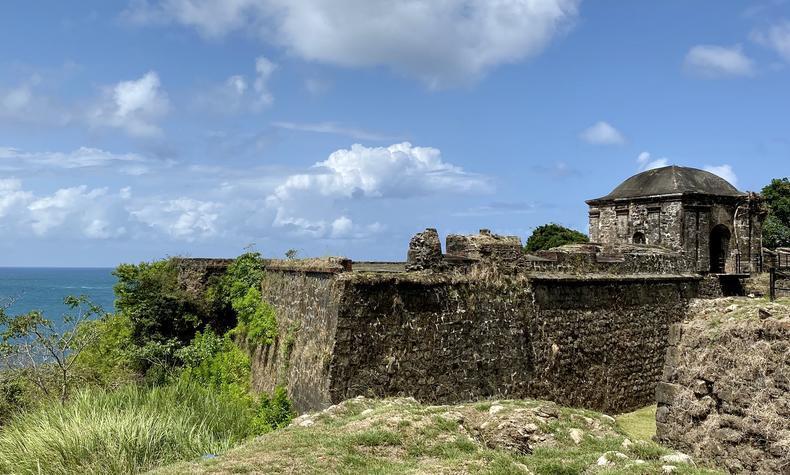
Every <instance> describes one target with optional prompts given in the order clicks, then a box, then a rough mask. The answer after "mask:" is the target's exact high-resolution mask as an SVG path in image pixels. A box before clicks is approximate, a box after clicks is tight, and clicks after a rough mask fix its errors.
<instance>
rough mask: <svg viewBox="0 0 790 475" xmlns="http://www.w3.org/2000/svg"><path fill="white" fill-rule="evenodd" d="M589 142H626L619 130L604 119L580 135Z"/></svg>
mask: <svg viewBox="0 0 790 475" xmlns="http://www.w3.org/2000/svg"><path fill="white" fill-rule="evenodd" d="M579 137H580V138H581V139H582V140H584V141H585V142H587V143H591V144H595V145H617V144H622V143H625V137H623V134H622V133H620V131H619V130H617V129H615V128H614V127H612V125H611V124H609V123H608V122H604V121H599V122H596V123H595V124H593V125H591V126H590V127H588V128H587V129H585V130H584V131H582V133H581V134H580V135H579Z"/></svg>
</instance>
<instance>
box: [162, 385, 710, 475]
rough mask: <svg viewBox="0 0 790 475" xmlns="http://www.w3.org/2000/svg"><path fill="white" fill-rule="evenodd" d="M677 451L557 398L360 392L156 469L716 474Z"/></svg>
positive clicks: (193, 471)
mask: <svg viewBox="0 0 790 475" xmlns="http://www.w3.org/2000/svg"><path fill="white" fill-rule="evenodd" d="M666 456H669V457H670V460H669V461H668V460H667V459H664V460H661V457H666ZM672 457H675V459H677V458H678V457H679V456H678V455H677V454H674V453H673V452H672V451H671V450H669V449H666V448H664V447H661V446H659V445H658V444H655V443H653V442H649V441H644V440H637V439H633V440H629V439H628V437H627V435H626V434H625V433H624V432H623V430H622V429H620V428H619V427H618V425H617V423H616V422H615V420H614V419H613V418H611V417H609V416H606V415H602V414H599V413H596V412H592V411H586V410H577V409H567V408H563V407H559V406H557V405H555V404H553V403H550V402H543V401H487V402H482V403H477V404H474V403H470V404H460V405H451V406H424V405H421V404H419V403H417V401H415V400H414V399H411V398H398V399H386V400H372V399H365V398H361V397H360V398H356V399H351V400H348V401H345V402H343V403H341V404H338V405H336V406H332V407H330V408H328V409H326V410H324V411H321V412H319V413H316V414H309V415H303V416H301V417H299V418H297V419H296V420H294V422H293V423H292V424H291V426H290V427H288V428H286V429H283V430H280V431H276V432H272V433H269V434H266V435H264V436H262V437H259V438H257V439H256V440H254V441H252V442H249V443H247V444H245V445H242V446H240V447H238V448H236V449H233V450H231V451H230V452H228V453H226V454H224V455H221V456H217V457H214V456H211V455H207V456H205V457H203V459H201V460H199V461H195V462H190V463H181V464H177V465H173V466H168V467H164V468H162V469H159V470H158V471H156V472H154V473H157V474H181V473H377V474H388V473H393V474H394V473H427V474H445V473H446V474H451V473H452V474H456V473H494V474H509V473H513V474H517V473H524V474H528V473H536V474H543V473H547V474H549V473H551V474H574V473H628V474H634V473H637V474H638V473H644V474H648V473H666V472H667V471H672V472H673V473H678V474H683V473H686V474H691V473H693V474H703V473H718V472H715V471H713V470H709V469H705V468H701V467H697V466H695V465H694V464H693V463H691V464H684V463H679V462H678V461H674V462H673V461H672ZM669 466H671V467H672V468H670V467H669Z"/></svg>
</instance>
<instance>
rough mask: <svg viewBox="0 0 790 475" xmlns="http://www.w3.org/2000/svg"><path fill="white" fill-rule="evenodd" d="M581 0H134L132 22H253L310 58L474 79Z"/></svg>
mask: <svg viewBox="0 0 790 475" xmlns="http://www.w3.org/2000/svg"><path fill="white" fill-rule="evenodd" d="M579 3H580V0H440V1H437V0H405V1H391V0H336V1H332V2H328V1H325V0H300V1H293V0H223V1H220V0H161V1H156V2H154V1H151V2H148V1H143V0H138V1H136V2H133V3H132V5H131V6H130V8H129V9H127V11H126V12H125V13H124V16H125V17H126V18H127V19H128V20H130V21H132V22H134V23H138V24H156V23H162V22H168V21H172V22H176V23H179V24H182V25H185V26H189V27H194V28H196V29H197V30H198V31H199V32H200V33H201V34H203V35H204V36H206V37H210V38H216V37H220V36H222V35H225V34H227V33H229V32H231V31H236V30H241V29H246V30H252V31H254V32H256V33H257V34H259V35H261V37H263V38H266V39H269V40H271V41H273V42H275V43H278V44H280V45H281V46H283V47H284V48H285V49H286V50H288V51H289V52H290V53H292V54H294V55H296V56H298V57H301V58H302V59H305V60H308V61H319V62H322V63H328V64H334V65H340V66H346V67H370V66H387V67H389V68H391V69H393V70H395V71H396V72H398V73H401V74H404V75H407V76H410V77H415V78H418V79H420V80H422V81H423V82H424V83H426V84H427V85H429V86H430V87H443V86H447V85H453V84H459V83H460V84H463V83H470V82H473V81H475V80H477V79H479V78H480V77H482V76H484V75H485V74H486V73H487V72H488V71H489V70H491V69H493V68H495V67H497V66H499V65H502V64H507V63H514V62H518V61H521V60H523V59H525V58H528V57H530V56H534V55H536V54H538V53H540V52H541V51H542V50H543V49H544V48H545V47H546V46H547V45H548V43H549V42H550V41H551V40H553V39H554V38H555V37H557V36H558V35H560V34H561V33H562V32H564V31H565V30H567V28H568V27H569V26H570V25H572V24H573V22H574V21H575V19H576V18H577V15H578V6H579Z"/></svg>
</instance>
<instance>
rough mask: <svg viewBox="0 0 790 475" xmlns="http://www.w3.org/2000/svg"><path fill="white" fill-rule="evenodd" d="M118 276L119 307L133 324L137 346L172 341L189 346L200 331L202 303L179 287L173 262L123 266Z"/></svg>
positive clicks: (118, 270)
mask: <svg viewBox="0 0 790 475" xmlns="http://www.w3.org/2000/svg"><path fill="white" fill-rule="evenodd" d="M114 274H115V276H116V277H117V278H118V283H116V284H115V288H114V290H115V296H116V300H115V306H116V308H117V310H118V312H120V313H121V314H122V315H123V316H124V317H126V318H127V319H128V320H129V323H130V325H131V338H132V341H133V342H134V343H135V344H136V345H137V346H141V347H142V346H145V344H146V343H147V342H149V341H157V342H163V341H167V340H170V339H175V340H177V341H179V342H181V343H183V344H185V345H186V344H187V343H189V341H190V340H191V339H192V337H193V336H194V335H195V332H196V331H197V330H199V329H200V327H201V323H202V322H201V319H200V317H199V314H200V308H199V307H200V306H199V302H198V301H197V299H196V298H195V297H194V296H192V295H191V294H189V293H187V292H186V291H185V290H183V289H182V288H181V287H180V286H179V285H178V269H177V268H176V266H175V263H174V262H173V260H172V259H168V260H162V261H155V262H141V263H140V264H138V265H133V264H121V265H120V266H118V268H116V269H115V272H114Z"/></svg>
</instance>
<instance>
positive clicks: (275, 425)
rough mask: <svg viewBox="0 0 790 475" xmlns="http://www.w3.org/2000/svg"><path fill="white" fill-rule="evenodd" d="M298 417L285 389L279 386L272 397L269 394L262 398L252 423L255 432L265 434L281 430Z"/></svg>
mask: <svg viewBox="0 0 790 475" xmlns="http://www.w3.org/2000/svg"><path fill="white" fill-rule="evenodd" d="M294 416H296V411H294V408H293V404H292V403H291V400H290V399H288V392H287V391H286V389H285V387H283V386H277V387H276V388H274V393H273V394H272V395H271V397H270V396H269V395H267V394H264V395H262V396H261V400H260V403H259V406H258V413H257V414H256V416H255V418H254V419H253V421H252V427H253V431H254V432H255V433H257V434H265V433H267V432H271V431H273V430H276V429H281V428H283V427H286V426H287V425H288V424H290V422H291V420H293V418H294Z"/></svg>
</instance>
